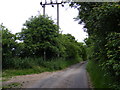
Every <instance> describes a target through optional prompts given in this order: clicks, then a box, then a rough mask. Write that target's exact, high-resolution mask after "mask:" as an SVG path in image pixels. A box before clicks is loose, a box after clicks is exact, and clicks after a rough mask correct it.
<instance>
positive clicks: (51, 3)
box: [40, 0, 66, 60]
mask: <svg viewBox="0 0 120 90" xmlns="http://www.w3.org/2000/svg"><path fill="white" fill-rule="evenodd" d="M63 3H66V2H63V1H61V2H58V0H56V2H53V1H52V0H50V2H49V3H47V0H45V2H44V3H43V2H42V1H41V2H40V5H41V6H42V7H43V16H44V17H45V8H46V5H51V6H52V7H54V5H57V26H58V28H59V5H60V4H61V5H62V7H64V5H63ZM58 57H59V54H58ZM45 59H46V51H45V50H44V60H45Z"/></svg>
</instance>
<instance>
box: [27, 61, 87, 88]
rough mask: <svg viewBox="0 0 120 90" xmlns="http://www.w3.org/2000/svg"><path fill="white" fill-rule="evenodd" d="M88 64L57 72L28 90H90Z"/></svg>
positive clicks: (79, 64)
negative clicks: (81, 89)
mask: <svg viewBox="0 0 120 90" xmlns="http://www.w3.org/2000/svg"><path fill="white" fill-rule="evenodd" d="M86 63H87V62H84V63H78V64H75V65H73V66H71V67H69V68H67V69H65V70H61V71H57V72H55V73H53V74H52V75H51V74H50V75H48V76H47V77H45V78H43V79H40V80H39V79H38V81H36V82H35V83H33V84H32V85H31V86H29V87H26V88H89V85H88V78H87V74H86Z"/></svg>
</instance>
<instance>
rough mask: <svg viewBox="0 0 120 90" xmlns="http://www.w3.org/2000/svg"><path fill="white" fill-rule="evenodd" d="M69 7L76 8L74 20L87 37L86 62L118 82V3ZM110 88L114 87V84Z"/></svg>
mask: <svg viewBox="0 0 120 90" xmlns="http://www.w3.org/2000/svg"><path fill="white" fill-rule="evenodd" d="M71 6H75V7H76V6H77V8H78V10H79V15H78V17H77V18H76V19H77V20H80V22H79V23H83V24H84V25H85V26H84V28H85V31H86V32H87V33H88V35H89V37H88V38H87V39H85V42H86V44H87V57H88V60H92V61H93V62H96V64H97V65H99V66H101V69H103V70H104V71H105V72H106V73H105V74H109V75H110V77H113V78H114V81H115V82H120V77H119V76H120V46H119V45H120V5H119V3H107V2H106V3H90V2H88V3H79V2H77V3H75V4H74V3H72V4H71ZM91 67H92V66H91ZM91 72H92V71H91ZM103 76H104V75H103ZM101 83H102V82H101ZM111 86H113V87H114V86H115V85H114V83H113V84H112V85H111ZM117 86H118V85H116V88H118V87H117ZM101 88H102V87H101ZM114 88H115V87H114Z"/></svg>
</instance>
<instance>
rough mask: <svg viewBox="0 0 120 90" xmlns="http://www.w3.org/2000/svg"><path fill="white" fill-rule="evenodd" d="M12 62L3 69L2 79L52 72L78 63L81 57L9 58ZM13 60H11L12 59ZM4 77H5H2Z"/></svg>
mask: <svg viewBox="0 0 120 90" xmlns="http://www.w3.org/2000/svg"><path fill="white" fill-rule="evenodd" d="M10 60H11V62H13V61H14V62H16V63H12V65H11V67H12V69H11V68H9V69H5V70H3V73H2V76H3V81H4V80H6V77H7V78H9V77H11V76H17V75H27V74H34V73H41V72H46V71H47V72H48V71H50V72H52V71H56V70H61V69H64V68H66V67H68V66H70V65H73V64H76V63H79V62H80V61H82V59H79V60H78V59H77V60H65V59H63V58H59V59H58V58H57V59H54V60H51V61H44V60H43V59H42V58H34V59H33V58H24V59H20V58H16V59H15V58H14V59H10ZM12 60H13V61H12ZM4 77H5V78H4Z"/></svg>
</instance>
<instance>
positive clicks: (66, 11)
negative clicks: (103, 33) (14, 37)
mask: <svg viewBox="0 0 120 90" xmlns="http://www.w3.org/2000/svg"><path fill="white" fill-rule="evenodd" d="M40 1H41V0H0V23H3V25H4V26H6V27H7V28H8V29H9V30H10V31H11V32H12V33H16V32H20V31H21V28H22V27H23V24H24V23H25V21H26V20H28V18H30V17H31V16H36V15H39V14H43V8H42V7H41V6H40ZM43 1H44V0H43ZM48 1H49V0H48ZM59 1H60V0H59ZM46 14H47V15H48V16H51V17H52V19H53V20H54V21H55V22H57V7H56V5H55V6H54V8H53V7H51V6H46ZM77 15H78V11H77V10H76V9H74V8H70V7H69V6H68V4H65V7H62V6H61V5H60V9H59V17H60V18H59V19H60V21H59V23H60V28H61V29H60V30H61V31H63V32H62V33H63V34H67V33H70V34H72V35H73V36H74V37H75V38H76V40H78V41H79V42H82V41H83V40H84V38H86V37H87V33H85V32H84V31H83V25H80V24H78V22H77V21H74V19H73V18H75V17H76V16H77Z"/></svg>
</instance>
